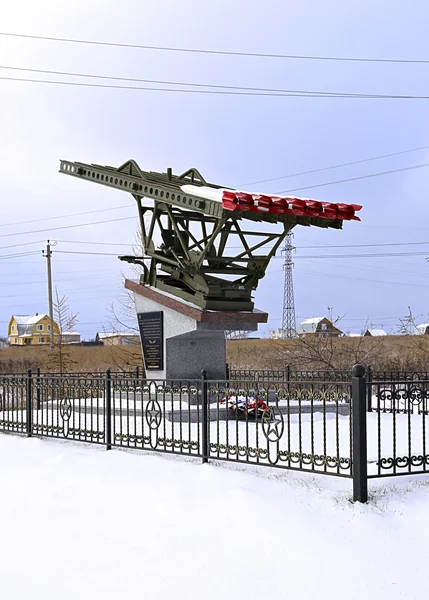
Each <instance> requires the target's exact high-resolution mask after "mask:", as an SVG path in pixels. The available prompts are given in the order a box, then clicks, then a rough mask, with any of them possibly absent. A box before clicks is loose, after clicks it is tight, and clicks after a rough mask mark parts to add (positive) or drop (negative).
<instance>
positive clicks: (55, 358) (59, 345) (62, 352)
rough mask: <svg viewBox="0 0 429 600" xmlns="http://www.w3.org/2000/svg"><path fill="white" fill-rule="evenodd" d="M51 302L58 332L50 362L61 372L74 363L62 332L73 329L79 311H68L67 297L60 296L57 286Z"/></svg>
mask: <svg viewBox="0 0 429 600" xmlns="http://www.w3.org/2000/svg"><path fill="white" fill-rule="evenodd" d="M53 304H54V318H55V322H56V324H57V325H58V334H57V336H56V341H55V345H54V352H53V354H52V357H51V360H50V363H51V366H52V367H53V368H54V369H55V370H56V371H58V372H59V373H60V374H62V373H64V371H65V370H66V369H67V370H69V369H70V367H71V366H72V365H73V364H76V361H74V360H72V359H71V356H70V351H69V347H67V344H66V343H65V341H64V334H65V333H67V332H70V331H73V329H74V328H75V327H76V325H77V322H78V315H79V313H75V314H73V313H72V312H71V311H70V308H69V304H68V299H67V297H66V296H61V297H60V295H59V293H58V289H57V288H55V300H54V303H53ZM54 334H55V332H54ZM54 340H55V335H54Z"/></svg>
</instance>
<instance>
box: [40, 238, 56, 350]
mask: <svg viewBox="0 0 429 600" xmlns="http://www.w3.org/2000/svg"><path fill="white" fill-rule="evenodd" d="M42 254H43V256H44V257H45V258H46V260H47V265H48V303H49V322H50V332H49V334H50V345H51V352H53V350H54V346H55V338H54V305H53V301H52V269H51V256H52V251H51V244H50V243H49V240H48V242H47V244H46V252H45V251H44V250H42Z"/></svg>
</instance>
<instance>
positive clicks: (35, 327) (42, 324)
mask: <svg viewBox="0 0 429 600" xmlns="http://www.w3.org/2000/svg"><path fill="white" fill-rule="evenodd" d="M50 332H51V325H50V320H49V317H48V315H39V314H38V313H36V314H35V315H34V316H31V315H13V316H12V318H11V319H10V321H9V328H8V337H9V343H10V345H11V346H30V345H31V346H35V345H41V344H49V339H50ZM59 333H60V330H59V328H58V325H57V324H56V323H55V321H54V338H55V341H57V340H58V336H59Z"/></svg>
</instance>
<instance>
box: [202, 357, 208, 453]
mask: <svg viewBox="0 0 429 600" xmlns="http://www.w3.org/2000/svg"><path fill="white" fill-rule="evenodd" d="M201 403H202V405H201V408H202V432H201V444H202V448H201V457H202V458H201V462H202V463H203V464H204V463H206V462H208V454H209V452H208V450H209V448H208V428H209V418H208V410H207V409H208V404H209V398H208V389H207V371H205V370H204V369H203V370H202V371H201Z"/></svg>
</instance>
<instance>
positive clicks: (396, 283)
mask: <svg viewBox="0 0 429 600" xmlns="http://www.w3.org/2000/svg"><path fill="white" fill-rule="evenodd" d="M299 271H300V272H301V273H307V274H309V275H321V276H322V277H334V278H336V277H337V275H335V274H334V273H324V272H323V271H306V270H304V269H300V270H299ZM338 279H350V280H353V281H365V282H368V283H381V284H387V285H401V286H405V287H419V288H421V287H424V288H427V287H429V285H428V284H419V283H405V282H402V281H380V280H379V279H367V278H366V277H354V276H351V275H350V276H348V275H340V276H338Z"/></svg>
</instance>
